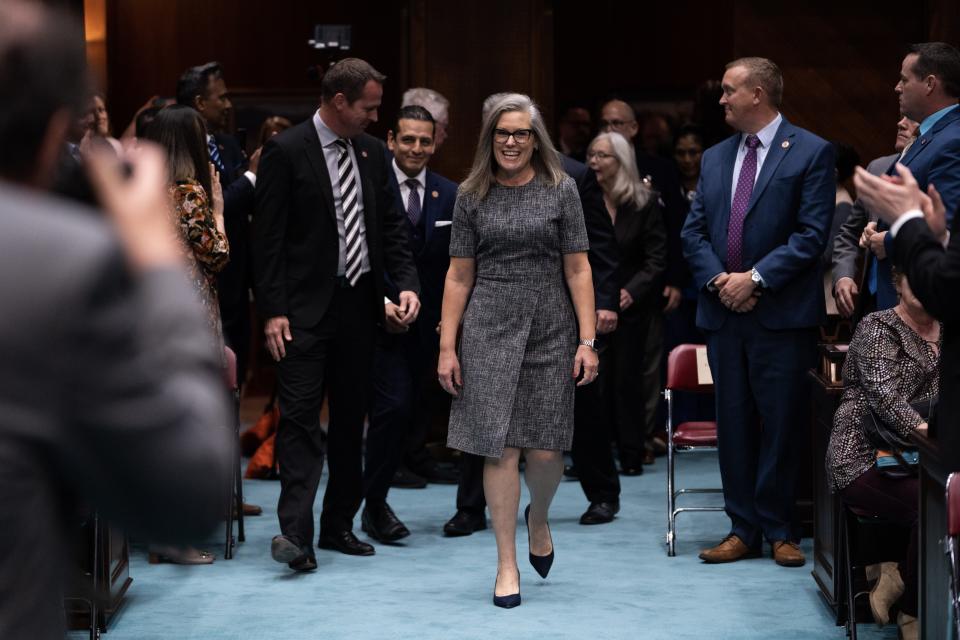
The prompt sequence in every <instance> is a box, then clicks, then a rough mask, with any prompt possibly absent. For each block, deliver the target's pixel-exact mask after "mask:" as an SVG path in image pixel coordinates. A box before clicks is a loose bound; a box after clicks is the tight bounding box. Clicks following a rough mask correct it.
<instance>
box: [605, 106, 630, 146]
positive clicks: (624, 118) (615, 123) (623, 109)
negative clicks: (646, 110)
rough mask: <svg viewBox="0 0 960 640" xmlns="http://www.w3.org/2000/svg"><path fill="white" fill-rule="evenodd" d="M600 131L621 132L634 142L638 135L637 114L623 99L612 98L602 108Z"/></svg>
mask: <svg viewBox="0 0 960 640" xmlns="http://www.w3.org/2000/svg"><path fill="white" fill-rule="evenodd" d="M600 131H602V132H604V133H609V132H611V131H613V132H615V133H619V134H620V135H622V136H623V137H624V138H626V139H627V140H630V141H631V142H633V139H634V138H635V137H636V135H637V115H636V114H635V113H634V111H633V107H631V106H630V105H629V104H627V103H626V102H624V101H623V100H610V101H609V102H607V103H606V104H604V105H603V108H601V109H600Z"/></svg>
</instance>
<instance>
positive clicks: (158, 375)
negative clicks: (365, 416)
mask: <svg viewBox="0 0 960 640" xmlns="http://www.w3.org/2000/svg"><path fill="white" fill-rule="evenodd" d="M84 58H85V56H84V42H83V38H82V31H81V29H80V26H79V25H77V24H74V23H73V22H72V21H70V20H69V19H67V18H66V17H63V16H61V15H60V14H57V13H54V12H52V11H49V10H46V9H44V8H42V6H40V5H37V4H27V3H22V2H15V1H11V2H5V3H2V4H0V255H2V256H3V260H4V263H5V265H7V268H5V269H2V270H0V297H2V299H3V300H4V302H5V310H4V313H3V315H2V317H0V351H2V353H3V354H4V358H3V359H2V361H0V379H2V381H3V384H2V385H0V389H2V391H0V407H2V411H0V415H2V416H3V417H2V418H0V503H2V504H3V507H2V509H0V637H4V638H32V639H34V638H62V637H63V634H64V619H63V591H62V590H63V584H64V581H65V579H66V575H67V573H68V572H69V567H70V565H71V564H72V562H71V560H70V558H69V554H68V553H67V545H66V541H67V540H68V539H69V536H70V531H69V530H67V529H66V528H65V526H66V523H67V518H66V514H68V513H69V511H67V509H66V507H67V506H68V504H69V503H68V502H67V500H65V497H66V496H68V495H69V494H70V493H75V494H79V496H80V497H82V498H83V499H85V500H87V501H88V502H89V503H90V504H91V506H92V507H93V508H95V509H96V510H97V512H98V513H100V514H101V515H102V516H104V517H105V518H109V520H110V521H111V523H114V524H116V525H119V526H122V527H124V528H125V529H126V530H127V531H129V532H130V533H131V534H134V535H139V536H141V537H144V538H149V539H152V540H157V541H164V542H171V543H183V542H188V541H190V540H192V539H195V538H197V537H200V536H203V535H205V534H206V533H208V532H209V529H210V527H211V526H212V525H214V524H215V522H216V520H217V514H218V510H219V507H221V506H222V505H225V504H226V499H227V494H226V491H227V489H228V488H229V477H230V457H229V456H230V451H231V445H230V436H231V434H230V431H229V430H228V429H226V428H225V427H226V425H227V424H229V409H228V403H227V396H226V393H225V390H224V388H223V382H222V373H221V369H220V366H219V361H218V359H217V355H216V353H215V352H214V351H213V350H212V349H210V348H209V345H208V344H207V342H206V340H205V336H206V328H205V325H204V320H203V314H202V311H201V310H200V308H199V307H198V305H197V303H196V301H195V299H194V294H193V292H192V291H191V289H190V285H189V283H188V282H187V279H186V276H185V274H184V269H183V262H182V256H181V254H180V249H179V247H178V246H177V244H176V242H175V241H173V238H174V237H175V236H174V235H173V228H172V226H171V223H170V218H169V213H168V211H167V195H166V191H165V184H164V169H163V159H162V157H161V154H160V153H159V152H158V151H156V150H154V149H151V148H143V149H139V150H137V151H136V152H134V153H133V154H132V155H131V156H130V158H129V163H130V164H129V166H130V168H131V169H132V177H131V178H130V179H129V180H123V179H121V177H120V176H121V175H122V174H121V167H120V166H119V164H118V163H117V161H116V159H115V158H105V157H103V156H102V155H94V156H92V157H90V158H88V161H87V165H88V167H89V169H90V171H91V177H92V180H93V183H94V185H95V187H96V188H97V191H98V193H99V196H100V199H101V201H102V202H103V203H104V209H105V211H106V214H107V215H106V219H104V218H103V217H100V216H97V215H96V214H92V213H90V212H88V211H87V210H86V209H84V208H82V207H79V206H76V205H73V204H71V203H68V202H66V201H63V200H58V199H55V198H52V197H50V196H49V195H47V194H46V193H45V192H46V191H47V190H48V188H49V185H50V183H51V181H52V177H53V172H54V168H55V164H56V161H57V157H58V154H59V152H60V149H61V147H62V145H63V143H64V140H63V137H64V132H65V131H66V129H67V128H68V127H69V126H70V122H71V121H72V120H73V119H75V118H76V115H77V114H78V113H79V112H80V111H81V110H82V109H83V108H84V106H85V105H84V101H85V99H86V96H87V95H88V94H87V87H86V82H85V78H86V77H87V76H86V69H85V65H84V62H83V61H84ZM111 222H112V224H110V223H111ZM13 265H16V268H12V266H13ZM25 273H29V274H30V282H29V286H25V283H24V278H23V274H25Z"/></svg>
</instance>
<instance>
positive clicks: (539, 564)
mask: <svg viewBox="0 0 960 640" xmlns="http://www.w3.org/2000/svg"><path fill="white" fill-rule="evenodd" d="M523 521H524V522H526V523H527V547H528V548H529V546H530V505H527V508H526V509H525V510H524V512H523ZM547 531H548V532H549V531H550V525H549V524H548V525H547ZM550 546H551V547H553V534H551V535H550ZM529 556H530V564H531V565H533V568H534V569H536V570H537V573H539V574H540V577H541V578H546V577H547V574H548V573H550V567H552V566H553V557H554V556H553V549H552V548H551V549H550V553H548V554H547V555H545V556H535V555H533V552H532V551H531V552H529Z"/></svg>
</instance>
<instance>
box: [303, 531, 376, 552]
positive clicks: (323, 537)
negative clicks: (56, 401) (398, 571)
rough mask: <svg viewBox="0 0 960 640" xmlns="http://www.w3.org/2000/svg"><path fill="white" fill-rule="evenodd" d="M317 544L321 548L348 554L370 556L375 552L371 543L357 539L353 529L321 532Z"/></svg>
mask: <svg viewBox="0 0 960 640" xmlns="http://www.w3.org/2000/svg"><path fill="white" fill-rule="evenodd" d="M317 546H318V547H320V548H321V549H330V550H332V551H339V552H340V553H345V554H347V555H348V556H372V555H373V554H375V553H376V550H374V548H373V545H372V544H367V543H366V542H360V541H359V540H357V536H355V535H353V531H337V532H336V533H321V534H320V540H319V542H318V543H317Z"/></svg>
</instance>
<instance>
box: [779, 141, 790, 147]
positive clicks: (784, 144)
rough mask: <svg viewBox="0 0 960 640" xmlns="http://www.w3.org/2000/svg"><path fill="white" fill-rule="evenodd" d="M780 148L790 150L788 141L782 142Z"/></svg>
mask: <svg viewBox="0 0 960 640" xmlns="http://www.w3.org/2000/svg"><path fill="white" fill-rule="evenodd" d="M780 146H781V147H783V148H784V149H789V148H790V141H789V140H784V141H783V142H781V143H780Z"/></svg>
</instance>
